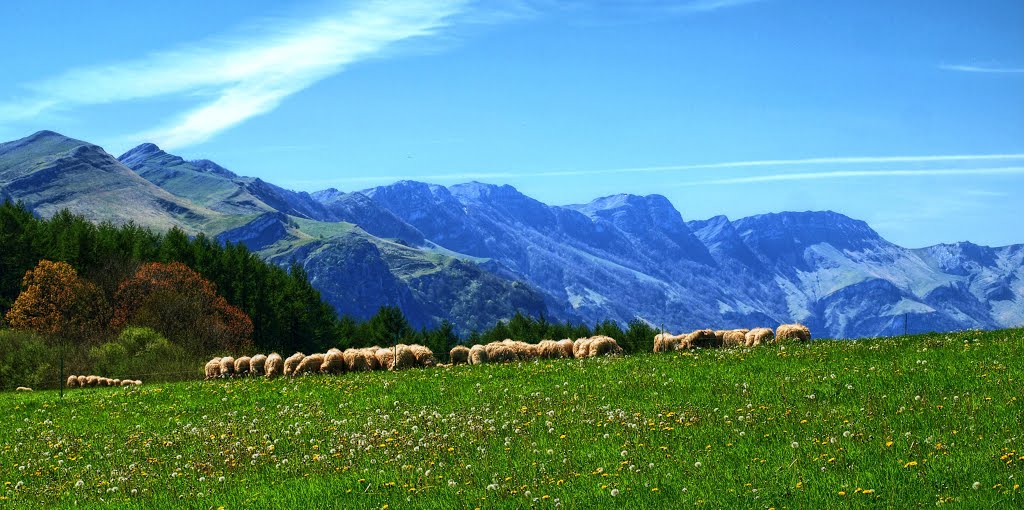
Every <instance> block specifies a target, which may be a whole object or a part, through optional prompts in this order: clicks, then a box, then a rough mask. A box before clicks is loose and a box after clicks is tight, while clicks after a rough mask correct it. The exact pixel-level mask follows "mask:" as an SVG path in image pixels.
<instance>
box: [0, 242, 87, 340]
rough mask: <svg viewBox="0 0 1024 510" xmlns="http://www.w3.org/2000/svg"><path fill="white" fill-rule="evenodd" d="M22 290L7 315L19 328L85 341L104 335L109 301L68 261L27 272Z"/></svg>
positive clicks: (44, 262)
mask: <svg viewBox="0 0 1024 510" xmlns="http://www.w3.org/2000/svg"><path fill="white" fill-rule="evenodd" d="M22 289H23V290H22V291H21V294H19V295H18V298H17V299H16V300H15V301H14V305H13V306H12V307H11V309H10V310H9V311H8V312H7V315H6V317H7V322H8V323H9V324H10V325H11V327H13V328H15V329H24V330H30V331H35V332H37V333H41V334H44V335H52V336H56V337H58V338H61V339H64V340H76V341H83V340H85V339H89V338H96V337H98V336H100V335H101V334H102V332H103V324H104V323H105V320H104V318H105V316H106V301H105V299H104V298H103V293H102V292H100V289H99V287H97V286H96V285H95V284H93V283H91V282H89V281H87V280H83V279H82V278H79V277H78V272H77V271H75V268H73V267H71V265H70V264H68V263H66V262H51V261H49V260H41V261H39V264H37V265H36V267H35V269H31V270H29V271H28V272H26V273H25V277H24V278H23V279H22Z"/></svg>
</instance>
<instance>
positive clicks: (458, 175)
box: [290, 154, 1024, 188]
mask: <svg viewBox="0 0 1024 510" xmlns="http://www.w3.org/2000/svg"><path fill="white" fill-rule="evenodd" d="M1014 160H1024V154H949V155H927V156H849V157H825V158H802V159H759V160H750V161H726V162H721V163H698V164H686V165H662V166H643V167H624V168H604V169H591V170H568V169H567V170H551V171H539V172H512V171H508V172H453V173H438V174H433V175H419V174H418V175H388V176H383V175H380V176H359V177H342V178H337V179H319V180H297V181H292V182H291V183H290V184H292V185H294V186H298V187H302V188H307V187H310V186H332V185H342V184H359V183H370V182H373V183H380V182H394V181H400V180H404V179H416V180H426V181H431V182H439V183H451V182H464V181H469V180H490V179H494V180H497V179H521V178H545V177H580V176H596V175H616V174H627V175H628V174H647V173H676V172H689V171H699V170H730V169H744V168H758V167H766V168H768V167H780V168H785V167H794V166H821V165H848V164H864V165H872V164H920V163H936V162H963V163H973V162H985V161H1014ZM1004 168H1005V167H1004ZM1011 168H1018V167H1011ZM981 170H984V169H981ZM923 171H926V170H888V172H923ZM931 171H932V172H942V171H946V172H969V171H971V170H970V169H946V170H931ZM883 172H885V171H884V170H863V171H857V172H809V173H803V174H783V173H778V174H772V175H768V176H764V175H762V176H754V177H739V178H736V179H739V180H733V179H715V180H711V181H698V182H696V183H695V184H730V183H731V184H738V183H743V182H757V181H756V180H754V181H745V180H743V179H761V180H764V181H772V180H796V178H788V179H787V178H781V177H779V178H773V176H784V175H803V176H814V175H821V177H804V179H813V178H819V179H823V178H826V177H825V174H828V175H830V176H831V177H843V176H844V175H841V174H849V175H845V176H846V177H857V176H858V175H854V174H857V173H865V174H867V173H870V174H872V175H884V173H883ZM997 173H998V172H997ZM1003 173H1005V172H1003ZM1012 173H1017V172H1012ZM890 175H899V174H895V173H893V174H890ZM915 175H916V174H915ZM933 175H943V174H941V173H937V174H933ZM684 185H686V184H684Z"/></svg>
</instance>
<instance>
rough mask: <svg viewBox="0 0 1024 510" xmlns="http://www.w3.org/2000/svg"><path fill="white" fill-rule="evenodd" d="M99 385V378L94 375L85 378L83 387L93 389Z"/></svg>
mask: <svg viewBox="0 0 1024 510" xmlns="http://www.w3.org/2000/svg"><path fill="white" fill-rule="evenodd" d="M99 383H100V378H99V377H96V376H95V375H87V376H85V387H88V388H92V387H95V386H97V385H99Z"/></svg>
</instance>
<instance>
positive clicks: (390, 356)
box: [373, 347, 395, 370]
mask: <svg viewBox="0 0 1024 510" xmlns="http://www.w3.org/2000/svg"><path fill="white" fill-rule="evenodd" d="M373 355H374V357H376V358H377V364H379V365H380V368H381V370H393V369H394V366H395V348H394V347H391V348H384V347H380V348H378V349H377V352H375V353H374V354H373Z"/></svg>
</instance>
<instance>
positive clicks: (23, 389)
mask: <svg viewBox="0 0 1024 510" xmlns="http://www.w3.org/2000/svg"><path fill="white" fill-rule="evenodd" d="M14 391H32V388H29V387H27V386H18V387H17V388H14Z"/></svg>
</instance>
